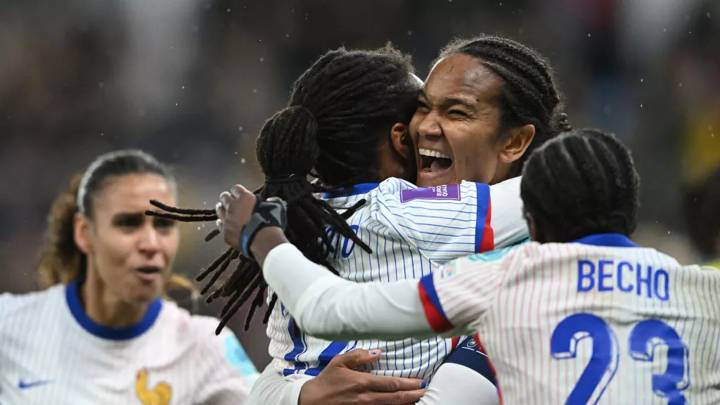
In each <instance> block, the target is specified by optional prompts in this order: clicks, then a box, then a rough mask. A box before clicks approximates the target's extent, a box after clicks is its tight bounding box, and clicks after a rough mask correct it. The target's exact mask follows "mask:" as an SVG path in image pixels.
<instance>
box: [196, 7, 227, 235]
mask: <svg viewBox="0 0 720 405" xmlns="http://www.w3.org/2000/svg"><path fill="white" fill-rule="evenodd" d="M228 10H229V9H228ZM200 229H201V228H200V227H199V226H198V227H197V230H198V231H199V230H200Z"/></svg>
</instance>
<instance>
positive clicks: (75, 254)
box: [38, 150, 193, 289]
mask: <svg viewBox="0 0 720 405" xmlns="http://www.w3.org/2000/svg"><path fill="white" fill-rule="evenodd" d="M141 173H153V174H157V175H160V176H162V177H163V178H164V179H165V180H166V181H167V182H168V183H170V184H173V185H174V184H175V180H174V178H173V176H172V174H171V173H170V171H169V170H168V168H167V167H165V166H164V165H163V164H161V163H160V162H158V161H157V160H156V159H155V158H154V157H152V156H150V155H148V154H147V153H145V152H142V151H139V150H120V151H115V152H110V153H106V154H104V155H101V156H98V157H97V158H96V159H95V160H94V161H93V162H92V163H91V164H90V166H89V167H88V168H87V170H86V171H85V173H84V174H82V175H80V174H78V175H75V176H73V177H72V179H71V180H70V183H69V185H68V188H67V189H66V190H65V191H63V192H61V193H60V194H59V195H58V196H57V197H56V198H55V201H54V202H53V204H52V206H51V208H50V212H49V214H48V217H47V231H46V235H45V241H44V245H43V247H42V250H41V254H40V263H39V265H38V275H39V277H40V284H41V285H42V286H43V287H49V286H52V285H55V284H57V283H69V282H71V281H73V280H76V279H78V278H80V277H84V273H85V269H86V265H87V260H86V256H85V254H84V253H82V251H80V249H79V248H78V247H77V245H76V244H75V239H74V225H73V224H74V217H75V214H76V213H78V212H79V213H82V214H83V215H85V216H87V217H88V218H91V219H92V218H93V215H94V209H95V200H96V198H97V197H98V196H99V195H100V194H101V193H102V191H103V189H104V188H105V187H106V186H108V185H110V184H112V181H113V179H115V178H117V177H119V176H125V175H129V174H141ZM174 287H180V288H185V289H192V288H193V287H192V283H190V282H189V281H188V280H187V279H185V278H183V277H181V276H178V275H173V276H171V279H170V280H169V282H168V288H169V289H171V288H174Z"/></svg>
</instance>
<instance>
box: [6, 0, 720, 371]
mask: <svg viewBox="0 0 720 405" xmlns="http://www.w3.org/2000/svg"><path fill="white" fill-rule="evenodd" d="M478 33H496V34H502V35H506V36H509V37H511V38H513V39H516V40H519V41H521V42H524V43H526V44H528V45H530V46H532V47H534V48H536V49H538V50H539V51H540V52H541V53H543V54H544V55H546V56H547V57H548V58H549V59H550V61H551V62H552V64H553V65H554V66H555V70H556V71H555V74H556V77H557V78H558V82H559V84H560V86H561V88H562V89H563V90H564V94H565V104H566V110H567V112H568V114H569V116H570V120H571V122H572V123H573V125H574V126H591V127H600V128H604V129H609V130H612V131H614V132H615V133H616V134H617V135H618V136H619V137H621V138H622V139H623V140H624V141H625V142H626V143H627V144H628V145H629V146H630V147H631V148H632V150H633V153H634V156H635V159H636V163H637V166H638V169H639V171H640V174H641V176H642V208H641V212H640V215H641V225H640V227H639V229H638V231H637V233H636V235H635V239H636V240H637V241H639V242H640V243H641V244H646V245H650V246H654V247H658V248H660V249H661V250H665V251H667V252H669V253H671V254H673V255H675V256H676V257H678V258H679V260H681V261H682V262H684V263H691V262H699V261H702V260H707V259H708V258H707V257H702V255H701V254H700V252H698V251H697V250H696V249H695V248H693V246H692V244H691V243H690V242H689V238H688V237H687V234H688V226H687V221H686V216H687V213H688V212H692V211H693V205H692V201H693V200H692V198H687V195H688V194H687V191H688V190H690V189H691V188H692V187H694V186H695V185H696V184H699V183H700V182H702V181H703V179H704V178H706V177H707V176H709V175H710V173H712V172H713V171H714V170H717V167H718V166H719V165H720V2H718V1H715V0H683V1H677V0H502V1H494V2H490V1H482V2H481V1H475V0H441V1H433V2H430V1H422V2H421V1H412V0H383V1H377V0H365V1H353V2H336V1H329V0H328V1H319V0H306V1H299V0H282V1H279V0H278V1H229V0H217V1H211V0H111V1H82V0H65V1H61V2H59V1H54V0H30V1H3V2H2V3H1V4H0V136H1V139H2V140H1V141H0V176H2V187H0V266H1V267H0V268H1V269H2V270H0V271H2V276H1V277H0V292H4V291H10V292H25V291H31V290H33V289H36V288H37V284H36V274H35V266H36V264H37V258H38V249H39V247H40V245H41V243H42V240H43V230H44V227H45V220H46V213H47V211H48V208H49V206H50V204H51V201H52V199H53V197H54V196H55V195H56V194H57V193H58V192H59V191H61V190H63V189H64V188H65V187H66V186H67V180H68V178H69V177H70V176H71V175H72V174H73V173H75V172H79V171H82V170H84V169H85V167H86V166H87V164H88V163H89V162H90V161H91V160H92V159H93V158H94V157H95V156H96V155H98V154H99V153H102V152H107V151H110V150H113V149H118V148H127V147H134V148H142V149H144V150H146V151H148V152H150V153H152V154H154V155H156V156H157V157H158V158H159V159H161V160H162V161H164V162H167V163H170V164H171V165H172V167H173V168H174V170H175V173H176V175H177V178H178V180H179V189H180V204H181V205H182V206H186V207H207V208H211V207H212V206H213V205H214V203H215V200H216V197H217V195H218V194H219V193H220V191H222V190H224V189H226V188H227V187H228V186H229V185H231V184H233V183H236V182H242V183H243V184H246V185H248V186H253V187H254V186H256V185H258V184H259V182H260V180H261V177H260V173H259V169H258V166H257V164H256V161H255V149H254V141H255V138H256V136H257V132H258V130H259V128H260V127H261V125H262V123H263V122H264V120H265V119H266V118H267V117H269V116H270V115H272V113H273V112H274V111H276V110H278V109H280V108H282V107H283V105H284V104H285V103H286V101H287V96H288V95H289V91H290V86H291V84H292V81H293V79H294V78H296V77H297V76H298V75H299V74H300V73H301V72H302V71H303V70H304V69H305V68H307V67H308V66H309V64H310V63H311V62H312V61H313V60H314V59H315V58H317V57H318V56H319V55H320V54H322V53H323V52H324V51H326V50H328V49H330V48H335V47H338V46H342V45H344V46H346V47H351V48H356V47H359V48H378V47H381V46H383V45H384V44H385V43H387V42H388V41H391V42H392V43H393V44H395V45H396V46H398V47H399V48H400V49H402V50H403V51H404V52H407V53H410V54H412V56H413V61H414V64H415V66H416V69H417V72H418V75H419V76H420V77H425V75H426V74H427V72H428V70H429V67H430V63H431V61H432V60H433V59H434V58H435V56H436V55H437V53H438V51H439V49H440V48H441V47H442V46H444V45H445V44H446V43H447V42H448V41H449V40H450V39H452V38H454V37H458V36H459V37H469V36H473V35H476V34H478ZM688 202H689V203H688ZM718 212H719V213H718V216H720V207H718ZM212 226H213V225H211V224H207V225H199V226H198V225H187V224H183V225H181V229H182V238H183V239H182V242H181V249H180V253H179V256H178V259H177V262H176V266H175V269H176V271H177V272H180V273H183V274H186V275H188V276H192V275H194V274H196V273H197V271H198V270H199V269H200V268H201V267H202V266H203V265H206V264H207V263H208V262H209V261H211V260H212V259H213V258H214V257H215V256H216V255H217V254H218V253H220V252H221V251H223V244H222V242H221V241H219V240H217V241H213V242H210V243H204V242H203V241H202V238H203V236H204V235H205V234H206V233H207V232H208V231H209V230H210V229H212V228H211V227H212ZM198 311H200V312H203V313H209V314H213V313H216V312H217V311H218V308H216V307H206V306H202V307H200V308H199V309H198ZM258 318H260V317H256V319H255V321H254V323H253V325H252V326H251V330H250V331H249V332H243V331H242V330H241V329H242V327H241V324H242V322H241V321H243V320H244V315H238V316H237V319H236V322H235V323H233V324H231V326H232V327H233V329H234V330H235V331H236V332H237V333H238V336H239V337H240V339H241V341H242V342H243V344H244V345H245V346H246V349H247V351H248V353H249V355H250V357H251V358H252V359H253V360H254V361H255V362H256V363H257V365H258V366H259V367H262V366H264V364H265V363H266V362H267V361H268V358H267V354H266V348H267V347H266V342H265V340H264V328H263V327H262V325H261V324H260V322H259V319H258Z"/></svg>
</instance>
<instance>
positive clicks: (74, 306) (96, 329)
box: [65, 280, 162, 340]
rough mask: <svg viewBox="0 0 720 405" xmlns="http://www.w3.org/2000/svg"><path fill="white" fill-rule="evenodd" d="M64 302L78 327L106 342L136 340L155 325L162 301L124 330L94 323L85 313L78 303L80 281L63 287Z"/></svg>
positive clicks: (157, 299) (155, 303) (157, 300)
mask: <svg viewBox="0 0 720 405" xmlns="http://www.w3.org/2000/svg"><path fill="white" fill-rule="evenodd" d="M65 300H66V301H67V304H68V307H70V313H71V314H72V316H73V318H75V320H76V321H77V323H78V324H80V326H81V327H82V328H83V329H85V330H86V331H87V332H88V333H90V334H91V335H94V336H97V337H99V338H102V339H108V340H127V339H132V338H136V337H138V336H140V335H142V334H143V333H145V332H146V331H147V330H148V329H150V327H151V326H153V324H154V323H155V321H156V320H157V318H158V316H159V315H160V310H161V309H162V300H161V299H160V298H156V299H155V300H153V301H152V302H151V303H150V306H149V307H148V309H147V311H145V315H143V317H142V319H141V320H140V322H138V323H136V324H135V325H130V326H126V327H124V328H111V327H108V326H103V325H100V324H98V323H95V321H93V320H92V319H90V317H89V316H88V315H87V314H86V313H85V310H84V309H83V306H82V304H81V303H80V281H79V280H75V281H72V282H70V283H68V285H67V286H66V287H65Z"/></svg>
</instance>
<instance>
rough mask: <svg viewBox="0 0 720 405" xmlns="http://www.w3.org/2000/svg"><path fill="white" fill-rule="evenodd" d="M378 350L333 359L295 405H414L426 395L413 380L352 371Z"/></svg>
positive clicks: (304, 388)
mask: <svg viewBox="0 0 720 405" xmlns="http://www.w3.org/2000/svg"><path fill="white" fill-rule="evenodd" d="M379 357H380V351H378V350H373V352H368V351H367V350H363V349H357V350H353V351H351V352H348V353H345V354H342V355H339V356H335V358H333V359H332V360H331V361H330V363H329V364H328V365H327V367H325V369H324V370H323V371H322V372H321V373H320V375H318V376H317V377H315V378H313V379H312V380H310V381H308V382H306V383H305V384H304V385H303V386H302V389H301V390H300V398H299V400H298V405H313V404H325V405H343V404H414V403H415V402H417V401H418V400H419V399H420V398H421V397H422V396H423V394H424V393H425V390H424V389H422V385H421V384H422V381H421V380H417V379H414V378H400V377H386V376H378V375H373V374H369V373H365V372H362V371H357V370H354V369H355V368H357V367H359V366H362V365H365V364H370V363H373V362H375V361H377V359H378V358H379Z"/></svg>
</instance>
